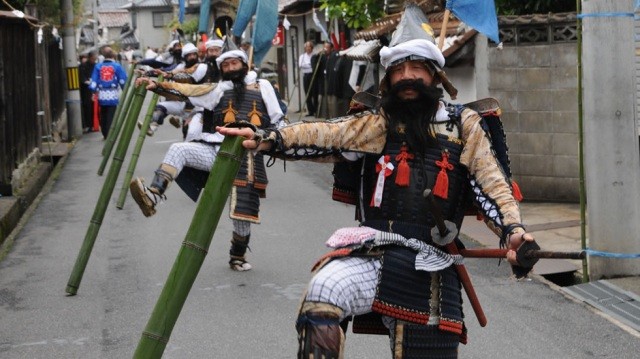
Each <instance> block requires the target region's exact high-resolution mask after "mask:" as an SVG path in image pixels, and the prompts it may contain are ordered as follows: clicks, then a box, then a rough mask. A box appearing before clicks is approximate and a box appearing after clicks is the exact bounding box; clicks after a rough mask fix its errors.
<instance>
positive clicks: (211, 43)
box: [204, 39, 224, 49]
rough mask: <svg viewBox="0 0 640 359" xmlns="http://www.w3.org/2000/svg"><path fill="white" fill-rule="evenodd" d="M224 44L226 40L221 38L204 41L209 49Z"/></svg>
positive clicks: (205, 46)
mask: <svg viewBox="0 0 640 359" xmlns="http://www.w3.org/2000/svg"><path fill="white" fill-rule="evenodd" d="M223 44H224V41H222V40H220V39H215V40H207V42H205V43H204V48H205V49H209V48H211V47H222V45H223Z"/></svg>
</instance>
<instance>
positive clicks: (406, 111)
mask: <svg viewBox="0 0 640 359" xmlns="http://www.w3.org/2000/svg"><path fill="white" fill-rule="evenodd" d="M405 89H412V90H415V91H416V92H417V93H418V96H417V97H416V98H414V99H409V100H403V99H401V98H400V97H399V96H398V94H399V93H400V92H401V91H402V90H405ZM441 98H442V89H440V88H438V87H436V86H427V85H425V84H424V82H422V80H401V81H398V82H397V83H396V84H394V85H393V86H391V88H390V89H389V92H388V93H387V96H385V97H384V98H383V99H382V103H381V106H382V108H383V109H384V111H385V113H386V114H387V119H388V122H389V129H390V130H391V131H396V130H397V129H398V127H399V125H401V124H402V125H403V127H404V133H405V134H404V136H405V139H406V142H407V144H408V145H409V147H411V148H412V149H414V150H415V151H419V152H423V151H424V150H425V149H426V148H427V147H432V146H436V145H437V142H436V140H435V138H434V137H433V135H432V134H431V133H430V130H429V126H430V125H431V124H433V122H434V119H435V116H436V113H437V112H438V107H439V100H440V99H441Z"/></svg>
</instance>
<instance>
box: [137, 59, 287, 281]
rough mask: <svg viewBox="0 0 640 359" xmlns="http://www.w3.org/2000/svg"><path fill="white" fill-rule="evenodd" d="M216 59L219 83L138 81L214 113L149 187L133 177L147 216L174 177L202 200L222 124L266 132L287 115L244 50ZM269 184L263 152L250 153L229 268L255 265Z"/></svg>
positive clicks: (242, 173) (234, 210) (239, 181)
mask: <svg viewBox="0 0 640 359" xmlns="http://www.w3.org/2000/svg"><path fill="white" fill-rule="evenodd" d="M216 63H217V65H218V67H219V68H220V71H221V76H222V80H223V81H221V82H219V83H217V84H204V85H186V84H179V83H171V82H168V83H167V82H163V83H156V82H152V81H150V80H149V79H148V78H139V79H138V81H139V82H138V84H139V83H143V82H148V85H147V89H149V90H153V91H155V92H157V93H159V94H161V95H163V96H165V97H167V96H168V97H172V98H175V99H180V100H182V101H189V102H190V103H192V104H193V105H194V106H200V107H202V108H204V109H206V110H210V111H212V115H211V116H206V117H203V120H202V124H201V128H202V132H201V133H200V134H198V135H197V136H195V138H194V139H193V140H192V141H188V142H182V143H174V144H172V145H171V147H170V148H169V150H168V151H167V154H166V155H165V158H164V160H163V161H162V164H161V165H160V168H158V169H157V170H156V172H155V176H154V178H153V180H152V181H151V183H150V184H149V186H148V187H147V186H146V185H145V183H144V181H143V179H142V178H135V179H133V180H132V181H131V184H130V190H131V195H132V197H133V198H134V200H135V201H136V203H138V205H139V206H140V209H141V210H142V213H143V214H144V215H145V216H147V217H149V216H152V215H153V214H155V212H156V205H157V204H158V202H159V201H160V200H164V199H166V197H165V194H164V193H165V191H166V190H167V187H168V186H169V184H170V183H171V182H172V181H173V180H174V179H175V180H176V182H177V183H178V185H179V186H180V187H181V188H182V189H183V190H184V191H185V193H187V195H188V196H189V197H190V198H192V199H193V200H194V201H196V200H197V198H198V196H199V194H200V191H201V190H202V188H204V185H205V184H206V181H207V178H208V176H209V171H210V170H211V167H212V165H213V162H214V161H215V159H216V156H217V154H218V150H219V149H220V144H221V143H222V141H223V139H224V136H223V135H221V134H220V133H218V132H216V131H215V128H216V126H223V125H225V124H229V123H237V122H246V123H251V124H252V125H253V126H255V127H256V128H260V129H264V130H268V129H276V128H278V127H281V126H282V123H283V122H282V121H283V113H282V110H281V109H280V106H279V104H278V100H277V97H276V94H275V92H274V89H273V87H272V86H271V84H270V83H269V81H267V80H262V79H260V80H258V79H257V75H256V73H255V72H253V71H248V68H249V67H248V60H247V56H246V54H245V53H244V52H243V51H242V50H238V49H237V48H235V49H233V48H230V49H229V50H228V51H226V52H224V53H223V54H222V55H220V56H219V57H218V58H217V59H216ZM267 183H268V180H267V173H266V168H265V164H264V159H263V155H262V154H254V153H252V152H247V153H246V155H245V158H244V159H243V162H242V164H241V166H240V170H239V171H238V174H237V176H236V178H235V180H234V183H233V184H234V185H233V187H232V191H231V201H230V207H231V208H230V214H229V216H230V217H231V219H232V220H233V228H234V229H233V237H232V240H231V250H230V251H229V254H230V260H229V266H230V267H231V269H233V270H236V271H247V270H250V269H251V264H249V262H247V259H246V257H245V253H246V251H247V248H248V246H249V239H250V235H251V223H260V216H259V210H260V198H264V197H265V194H266V188H267Z"/></svg>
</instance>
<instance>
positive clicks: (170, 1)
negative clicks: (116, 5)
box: [120, 0, 178, 9]
mask: <svg viewBox="0 0 640 359" xmlns="http://www.w3.org/2000/svg"><path fill="white" fill-rule="evenodd" d="M175 4H178V0H133V1H127V3H126V4H124V5H123V6H121V7H120V8H121V9H131V8H132V7H136V8H147V7H165V6H171V5H175Z"/></svg>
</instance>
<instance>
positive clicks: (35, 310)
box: [0, 124, 640, 359]
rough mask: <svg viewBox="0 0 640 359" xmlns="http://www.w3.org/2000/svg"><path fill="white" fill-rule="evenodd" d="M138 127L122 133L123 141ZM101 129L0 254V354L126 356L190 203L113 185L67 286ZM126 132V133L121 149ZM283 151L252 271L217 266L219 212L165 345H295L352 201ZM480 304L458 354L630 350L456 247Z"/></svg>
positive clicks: (631, 354)
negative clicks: (72, 288)
mask: <svg viewBox="0 0 640 359" xmlns="http://www.w3.org/2000/svg"><path fill="white" fill-rule="evenodd" d="M136 138H137V130H136V132H135V133H134V139H133V141H135V140H136ZM180 139H181V136H180V134H179V133H178V131H177V130H175V129H174V128H173V127H171V126H170V125H169V124H165V125H164V126H162V127H161V128H160V130H159V131H158V132H157V133H156V135H155V136H154V137H152V138H148V139H147V141H146V142H145V147H144V148H143V151H142V153H141V157H140V161H139V163H138V166H137V169H136V171H135V173H136V175H142V176H144V177H146V178H147V179H151V177H152V175H153V171H154V170H155V169H156V168H157V166H158V165H159V163H160V162H161V159H162V157H163V155H164V153H165V151H166V149H167V148H168V146H169V145H170V143H171V142H173V141H178V140H180ZM102 145H103V141H102V137H101V136H100V135H99V134H97V133H93V134H89V135H86V136H85V137H84V138H83V139H82V140H81V141H79V142H78V143H77V145H76V146H75V148H74V149H73V150H72V152H71V153H70V155H69V156H68V158H67V159H66V160H65V163H64V169H63V170H62V172H61V174H60V176H59V178H58V180H57V181H56V182H55V183H54V184H53V186H52V187H51V189H50V190H49V191H48V194H46V195H45V196H44V197H43V198H42V201H41V202H40V204H39V206H38V208H37V209H36V210H35V211H34V213H33V215H32V216H31V217H30V219H29V220H28V221H27V222H26V225H25V226H24V227H23V228H22V231H21V232H20V234H19V235H18V236H17V237H16V238H15V243H14V244H13V248H12V250H11V252H10V253H9V254H8V255H7V256H6V257H5V258H4V260H3V261H2V262H0V358H10V359H14V358H129V357H131V356H132V355H133V353H134V351H135V349H136V347H137V344H138V341H139V339H140V336H141V333H142V331H143V329H144V327H145V325H146V323H147V321H148V320H149V318H150V314H151V311H152V310H153V307H154V305H155V303H156V301H157V299H158V297H159V294H160V291H161V290H162V288H163V285H164V283H165V281H166V280H167V277H168V274H169V271H170V269H171V267H172V265H173V263H174V260H175V259H176V256H177V253H178V251H179V249H180V244H181V242H182V240H183V239H184V236H185V234H186V231H187V228H188V227H189V225H190V223H191V219H192V217H193V213H194V210H195V204H194V203H193V202H192V201H190V200H189V199H188V198H187V197H186V196H185V195H184V194H183V193H182V192H181V191H180V189H179V188H178V187H177V186H175V185H174V186H173V187H171V188H170V189H169V190H168V192H167V196H168V201H167V202H166V203H164V204H162V205H161V206H159V208H158V214H157V215H155V216H154V217H151V218H145V217H143V215H142V214H141V212H140V211H139V209H138V208H137V206H136V205H135V203H134V202H133V201H132V200H131V198H130V197H129V198H128V199H127V202H126V203H125V207H124V208H123V209H122V210H118V209H116V208H115V200H116V199H117V197H118V194H119V193H120V188H121V186H122V183H121V181H122V177H124V173H125V170H126V166H127V165H128V158H129V155H128V156H127V160H126V161H125V164H124V166H123V168H122V170H121V173H120V179H119V181H118V184H117V186H116V189H115V191H114V193H113V195H112V201H111V202H110V205H109V208H108V210H107V212H106V215H105V218H104V221H103V223H102V226H101V230H100V232H99V234H98V238H97V241H96V244H95V247H94V248H93V251H92V255H91V258H90V260H89V263H88V265H87V269H86V272H85V274H84V278H83V280H82V283H81V286H80V289H79V291H78V295H76V296H73V297H68V296H66V295H65V287H66V283H67V280H68V278H69V275H70V273H71V269H72V267H73V264H74V262H75V259H76V256H77V255H78V251H79V249H80V245H81V243H82V241H83V238H84V236H85V233H86V231H87V228H88V226H89V221H90V219H91V216H92V213H93V212H94V209H95V205H96V202H97V199H98V196H99V194H100V191H101V189H102V186H103V182H104V178H105V177H106V174H107V171H108V170H109V168H110V166H107V171H105V176H103V177H99V176H97V175H96V171H97V169H98V166H99V164H100V160H101V156H100V151H101V149H102ZM132 148H133V144H132V145H131V146H130V148H129V149H130V151H131V149H132ZM284 168H285V166H284V164H283V162H282V161H277V162H276V164H275V165H274V166H273V167H271V168H269V170H268V173H269V179H270V184H269V188H268V190H267V199H265V200H263V202H262V224H261V225H256V226H253V230H252V239H251V253H249V260H250V262H251V263H252V265H253V266H254V269H253V270H252V271H250V272H245V273H237V272H233V271H231V270H230V269H229V268H228V265H227V260H228V250H229V241H230V239H231V229H232V226H231V221H230V220H229V219H228V217H227V212H226V210H225V213H224V214H223V216H222V218H221V220H220V223H219V225H218V228H217V230H216V233H215V235H214V238H213V241H212V244H211V247H210V250H209V254H208V256H207V257H206V260H205V261H204V264H203V266H202V268H201V270H200V272H199V274H198V278H197V280H196V281H195V283H194V285H193V287H192V289H191V291H190V293H189V296H188V299H187V301H186V303H185V305H184V307H183V309H182V312H181V314H180V317H179V319H178V321H177V323H176V326H175V327H174V329H173V332H172V335H171V338H170V341H169V343H168V345H167V347H166V351H165V353H164V358H222V359H226V358H256V359H257V358H269V359H271V358H274V359H275V358H294V357H295V353H296V349H297V338H296V332H295V329H294V323H295V319H296V315H297V307H298V305H299V302H300V297H301V294H302V292H303V290H304V288H305V286H306V283H307V282H308V280H309V278H310V273H309V270H310V268H311V266H312V264H313V263H314V262H315V260H316V259H317V258H318V257H319V256H321V255H322V254H323V253H325V251H326V249H325V247H324V241H325V240H326V238H328V236H329V235H330V234H331V233H332V232H333V231H334V230H335V229H337V228H340V227H344V226H353V225H354V221H353V216H354V214H353V208H352V207H349V206H346V205H343V204H340V203H338V202H333V201H332V200H331V198H330V188H331V180H330V167H329V166H328V165H323V164H311V163H303V162H287V163H286V172H285V171H284ZM467 267H468V270H469V272H470V273H471V276H472V279H473V282H474V285H475V288H476V291H477V292H478V296H479V298H480V301H481V303H482V305H483V308H484V311H485V313H486V316H487V318H488V325H487V327H485V328H480V327H479V325H478V322H477V320H476V319H475V317H474V314H473V311H472V310H471V308H470V306H468V305H467V303H465V311H466V317H467V325H468V328H469V335H468V336H469V343H468V344H467V345H461V347H460V357H461V358H511V359H520V358H522V359H525V358H598V357H607V358H637V357H638V353H640V340H638V338H637V337H634V336H632V335H631V334H629V333H627V332H625V331H623V330H622V329H620V328H618V327H617V326H616V325H614V324H612V323H611V322H610V321H609V320H607V319H605V318H603V317H602V316H601V315H600V314H598V313H596V312H594V311H593V310H591V309H589V308H588V307H586V306H585V305H583V304H580V303H577V302H575V301H573V300H572V299H570V298H567V297H565V296H564V295H562V294H561V293H559V292H557V291H555V290H553V289H551V288H549V287H548V286H547V285H546V284H544V283H540V282H536V281H529V282H515V281H513V280H511V279H509V274H510V273H509V272H510V271H509V268H508V266H506V265H504V264H503V265H501V266H498V263H497V261H496V260H480V259H476V260H473V259H469V260H467ZM346 348H347V349H346V356H345V357H346V358H389V357H390V352H389V349H388V340H387V338H386V337H384V336H373V335H356V334H352V333H350V332H349V333H348V334H347V344H346Z"/></svg>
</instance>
